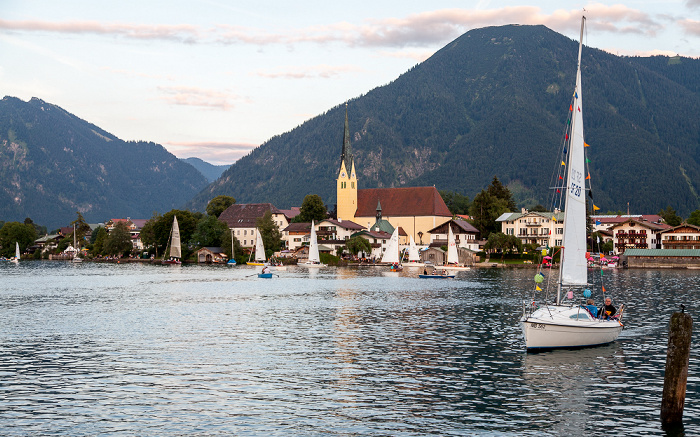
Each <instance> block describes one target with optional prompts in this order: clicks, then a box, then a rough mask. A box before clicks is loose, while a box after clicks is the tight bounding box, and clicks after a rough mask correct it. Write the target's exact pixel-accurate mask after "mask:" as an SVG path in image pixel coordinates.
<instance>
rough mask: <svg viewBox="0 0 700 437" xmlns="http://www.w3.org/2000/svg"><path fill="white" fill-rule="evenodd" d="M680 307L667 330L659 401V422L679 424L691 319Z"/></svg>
mask: <svg viewBox="0 0 700 437" xmlns="http://www.w3.org/2000/svg"><path fill="white" fill-rule="evenodd" d="M684 310H685V307H684V306H683V305H681V312H680V313H673V315H672V316H671V323H670V324H669V330H668V350H667V352H666V376H665V377H664V391H663V397H662V399H661V422H662V423H663V424H673V423H680V422H681V421H682V420H683V406H684V404H685V388H686V383H687V382H688V360H689V358H690V335H691V333H692V331H693V319H692V317H690V316H689V315H688V314H685V311H684Z"/></svg>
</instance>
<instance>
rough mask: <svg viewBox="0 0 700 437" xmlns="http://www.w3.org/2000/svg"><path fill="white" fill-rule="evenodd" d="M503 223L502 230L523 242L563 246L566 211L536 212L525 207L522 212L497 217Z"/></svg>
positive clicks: (507, 213) (546, 245)
mask: <svg viewBox="0 0 700 437" xmlns="http://www.w3.org/2000/svg"><path fill="white" fill-rule="evenodd" d="M496 221H497V222H500V223H501V232H503V233H504V234H506V235H515V236H516V237H518V238H520V241H522V243H523V244H535V245H537V246H544V247H554V246H561V245H562V239H563V238H564V213H563V212H562V211H559V210H558V209H555V210H554V212H535V211H528V210H526V209H525V208H523V209H522V210H521V212H506V213H503V214H501V216H500V217H498V218H497V219H496Z"/></svg>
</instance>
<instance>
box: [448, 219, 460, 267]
mask: <svg viewBox="0 0 700 437" xmlns="http://www.w3.org/2000/svg"><path fill="white" fill-rule="evenodd" d="M447 229H448V234H447V264H459V255H458V254H457V242H456V241H455V234H453V233H452V226H450V225H447Z"/></svg>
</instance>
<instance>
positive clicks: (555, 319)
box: [521, 306, 623, 349]
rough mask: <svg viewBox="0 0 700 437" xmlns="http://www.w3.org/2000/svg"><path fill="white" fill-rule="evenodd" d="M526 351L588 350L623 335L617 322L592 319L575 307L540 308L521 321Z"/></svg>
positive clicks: (620, 324) (582, 310) (619, 323)
mask: <svg viewBox="0 0 700 437" xmlns="http://www.w3.org/2000/svg"><path fill="white" fill-rule="evenodd" d="M521 324H522V328H523V334H524V335H525V347H526V348H527V349H557V348H575V347H590V346H598V345H602V344H607V343H612V342H613V341H615V340H617V337H618V336H619V335H620V332H622V328H623V325H622V323H621V322H619V321H617V320H601V319H595V318H592V317H590V316H589V315H588V313H587V311H586V310H585V309H584V308H579V307H576V306H572V307H569V306H548V307H543V308H540V309H538V310H536V311H535V312H533V313H532V314H530V315H529V316H524V317H523V318H522V319H521Z"/></svg>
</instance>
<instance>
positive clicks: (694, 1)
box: [685, 0, 700, 9]
mask: <svg viewBox="0 0 700 437" xmlns="http://www.w3.org/2000/svg"><path fill="white" fill-rule="evenodd" d="M685 5H686V6H688V7H689V8H691V9H692V8H700V0H686V1H685Z"/></svg>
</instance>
